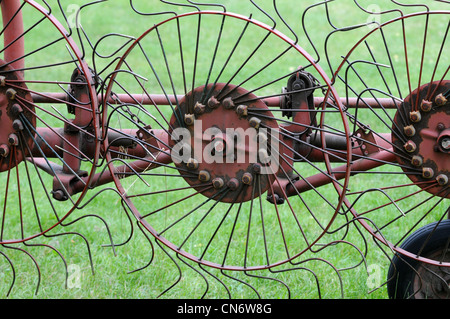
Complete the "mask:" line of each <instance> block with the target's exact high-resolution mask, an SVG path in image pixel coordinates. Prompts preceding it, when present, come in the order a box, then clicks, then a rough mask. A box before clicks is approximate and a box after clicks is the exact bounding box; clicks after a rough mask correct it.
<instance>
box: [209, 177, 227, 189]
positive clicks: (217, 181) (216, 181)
mask: <svg viewBox="0 0 450 319" xmlns="http://www.w3.org/2000/svg"><path fill="white" fill-rule="evenodd" d="M212 184H213V186H214V188H215V189H219V188H222V187H223V185H225V182H224V181H223V179H222V178H220V177H216V178H214V179H213V180H212Z"/></svg>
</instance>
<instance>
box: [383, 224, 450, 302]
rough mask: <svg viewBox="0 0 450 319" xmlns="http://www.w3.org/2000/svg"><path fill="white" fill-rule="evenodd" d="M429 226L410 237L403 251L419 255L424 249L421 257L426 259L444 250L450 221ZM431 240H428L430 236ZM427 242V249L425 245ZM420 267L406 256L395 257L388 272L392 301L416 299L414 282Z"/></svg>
mask: <svg viewBox="0 0 450 319" xmlns="http://www.w3.org/2000/svg"><path fill="white" fill-rule="evenodd" d="M436 224H437V222H434V223H431V224H428V225H426V226H424V227H422V228H420V229H418V230H417V231H416V232H414V233H413V234H412V235H411V236H409V237H408V238H407V239H406V240H405V241H404V242H403V244H402V245H401V246H400V247H401V248H402V249H404V250H406V251H409V252H412V253H418V252H419V250H420V249H422V252H421V256H424V257H426V256H427V255H430V254H432V253H434V252H436V251H439V250H442V249H444V247H445V245H447V242H448V240H449V237H450V220H448V219H447V220H444V221H441V222H439V225H438V226H437V228H436V229H435V227H436ZM431 232H433V233H432V235H431V238H429V239H428V236H429V234H430V233H431ZM425 241H428V242H427V245H426V246H425V247H422V246H423V243H424V242H425ZM419 265H420V262H419V261H418V260H415V259H412V258H408V257H405V256H398V255H395V256H394V258H393V259H392V263H391V265H390V267H389V271H388V276H387V278H388V283H387V291H388V295H389V298H390V299H416V298H415V297H414V287H413V284H412V283H413V281H414V277H415V276H417V272H416V271H417V269H418V266H419Z"/></svg>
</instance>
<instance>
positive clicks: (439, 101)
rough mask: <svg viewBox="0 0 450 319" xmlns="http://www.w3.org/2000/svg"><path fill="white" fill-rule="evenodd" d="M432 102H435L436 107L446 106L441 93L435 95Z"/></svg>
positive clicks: (445, 100) (444, 98)
mask: <svg viewBox="0 0 450 319" xmlns="http://www.w3.org/2000/svg"><path fill="white" fill-rule="evenodd" d="M434 101H435V102H436V104H437V106H442V105H444V104H447V99H446V97H445V96H444V95H443V94H442V93H440V94H438V95H436V98H435V100H434Z"/></svg>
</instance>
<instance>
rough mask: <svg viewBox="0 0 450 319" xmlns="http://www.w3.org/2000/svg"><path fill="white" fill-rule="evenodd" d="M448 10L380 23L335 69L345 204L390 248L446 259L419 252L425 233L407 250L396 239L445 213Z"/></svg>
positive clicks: (449, 173)
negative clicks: (346, 158) (349, 149)
mask: <svg viewBox="0 0 450 319" xmlns="http://www.w3.org/2000/svg"><path fill="white" fill-rule="evenodd" d="M442 6H443V7H445V6H446V5H445V4H442ZM401 9H403V8H401ZM449 17H450V15H449V12H433V11H429V12H420V13H412V14H409V15H404V16H401V17H398V18H395V19H392V20H390V21H388V22H386V23H384V24H382V25H381V26H380V27H379V28H375V29H374V30H373V31H371V32H370V33H368V34H367V35H366V36H365V37H363V38H362V39H361V40H360V41H359V42H358V43H357V45H355V46H354V47H353V48H352V50H351V51H350V53H349V54H348V55H347V56H346V57H345V60H344V62H343V63H342V65H341V67H340V73H339V77H340V78H341V79H342V80H343V81H344V83H345V88H346V90H347V92H349V97H350V96H353V100H350V98H348V99H347V103H348V106H349V108H348V116H349V119H350V121H351V122H352V123H353V124H351V126H353V128H352V138H353V139H354V140H355V149H354V152H353V160H354V162H353V163H352V175H354V176H353V177H352V178H351V179H350V183H349V185H351V189H352V191H351V192H349V193H347V198H346V200H347V205H348V208H349V210H350V211H351V212H352V213H353V214H354V216H355V218H357V219H358V220H359V221H361V223H362V224H363V225H364V226H365V227H366V228H367V229H368V230H369V231H370V233H371V234H373V235H374V236H375V237H376V238H377V239H379V240H380V241H381V242H382V243H384V244H386V245H387V246H388V247H389V248H391V249H393V250H395V251H396V252H397V253H400V254H402V255H404V256H407V257H409V258H412V259H417V260H420V261H423V262H426V263H430V264H434V265H439V266H447V267H448V266H450V264H449V263H448V259H447V260H440V259H439V258H436V259H435V258H434V257H433V256H434V255H424V254H423V253H424V252H426V251H428V249H427V248H426V247H427V245H428V241H424V242H423V247H421V248H420V249H417V250H415V251H410V250H408V246H400V244H401V243H402V242H403V241H404V240H405V239H406V238H408V236H410V235H411V234H412V233H413V232H414V231H415V230H416V229H418V228H420V227H421V226H423V225H427V224H429V223H432V222H435V221H437V220H439V221H442V220H445V219H446V218H447V214H448V207H449V202H448V199H449V198H450V188H449V182H448V179H449V177H450V165H449V163H450V161H449V144H448V141H449V138H448V137H449V135H448V134H449V129H450V104H449V102H448V97H449V94H450V81H449V79H450V77H449V57H448V55H446V54H445V52H446V51H448V50H449V49H450V41H449V36H450V35H449V27H450V22H449ZM353 173H354V174H353ZM431 234H432V232H431Z"/></svg>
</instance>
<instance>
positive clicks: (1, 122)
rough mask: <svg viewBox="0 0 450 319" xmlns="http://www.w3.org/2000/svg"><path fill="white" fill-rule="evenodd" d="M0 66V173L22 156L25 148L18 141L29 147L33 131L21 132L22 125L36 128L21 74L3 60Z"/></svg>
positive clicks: (13, 165) (19, 160) (30, 100)
mask: <svg viewBox="0 0 450 319" xmlns="http://www.w3.org/2000/svg"><path fill="white" fill-rule="evenodd" d="M0 65H2V66H0V159H1V162H0V172H4V171H7V170H9V169H11V168H13V167H15V166H16V165H17V164H18V163H20V162H21V161H22V160H23V159H24V158H25V156H26V153H27V150H28V147H26V146H23V145H22V146H20V143H23V142H25V143H27V144H28V145H29V148H30V149H31V145H32V144H33V139H32V137H31V136H30V133H32V132H30V133H28V131H27V132H24V125H32V126H33V127H36V118H35V115H34V107H33V106H32V103H28V102H32V99H31V95H30V93H29V92H28V89H27V87H26V85H25V83H24V82H23V79H22V76H21V75H20V74H19V72H16V71H14V70H13V69H12V68H11V67H10V66H9V65H7V64H6V62H4V61H2V60H0ZM24 121H25V122H26V123H27V124H24ZM24 153H25V154H24Z"/></svg>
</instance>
